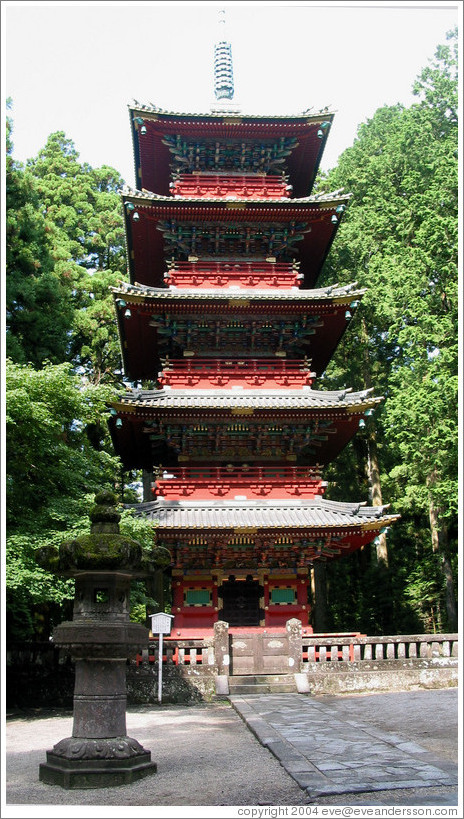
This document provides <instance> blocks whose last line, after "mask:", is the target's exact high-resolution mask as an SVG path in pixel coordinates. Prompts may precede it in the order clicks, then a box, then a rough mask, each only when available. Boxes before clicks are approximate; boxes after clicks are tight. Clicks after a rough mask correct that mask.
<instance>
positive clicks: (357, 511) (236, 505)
mask: <svg viewBox="0 0 464 819" xmlns="http://www.w3.org/2000/svg"><path fill="white" fill-rule="evenodd" d="M389 506H390V504H385V505H381V506H367V505H365V501H361V502H348V501H334V500H328V499H327V498H323V497H320V496H318V497H317V498H310V499H304V498H303V499H298V500H277V499H269V500H262V499H250V500H248V499H247V500H224V499H220V500H214V501H213V500H205V499H201V500H170V499H167V498H157V499H156V500H153V501H145V502H141V503H131V504H124V508H125V509H134V510H136V511H138V512H140V513H143V512H156V511H158V510H162V509H165V510H171V509H172V510H176V509H178V510H182V509H183V510H186V511H187V510H189V509H197V510H206V509H211V510H221V509H223V510H227V509H244V510H245V509H267V510H272V509H295V510H298V509H302V510H304V509H323V510H326V511H328V512H338V513H341V514H343V513H344V514H348V515H353V516H354V515H357V516H359V517H366V518H381V517H382V516H383V515H384V513H385V511H386V510H387V509H388V507H389ZM388 517H389V518H395V519H396V518H400V517H401V516H400V515H399V514H391V515H389V516H388Z"/></svg>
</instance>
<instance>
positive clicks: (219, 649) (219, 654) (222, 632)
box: [214, 620, 230, 696]
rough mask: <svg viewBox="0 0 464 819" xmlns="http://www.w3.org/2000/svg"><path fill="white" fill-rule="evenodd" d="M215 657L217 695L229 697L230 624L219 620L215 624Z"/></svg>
mask: <svg viewBox="0 0 464 819" xmlns="http://www.w3.org/2000/svg"><path fill="white" fill-rule="evenodd" d="M214 657H215V665H216V669H217V674H216V694H220V695H224V696H227V694H228V693H229V673H230V654H229V624H228V623H225V622H224V621H223V620H218V622H217V623H215V624H214Z"/></svg>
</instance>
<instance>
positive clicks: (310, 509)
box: [128, 497, 399, 535]
mask: <svg viewBox="0 0 464 819" xmlns="http://www.w3.org/2000/svg"><path fill="white" fill-rule="evenodd" d="M128 508H133V509H135V510H136V511H137V513H139V514H144V515H146V516H147V517H149V518H150V519H151V520H153V522H156V524H157V527H158V528H159V529H161V530H167V529H173V530H179V529H185V530H191V529H201V530H207V529H216V530H217V529H222V530H224V529H226V530H231V531H232V532H234V531H236V530H241V529H243V530H246V529H247V528H250V529H260V530H266V529H272V530H276V529H280V530H283V531H285V532H292V531H295V530H311V534H313V535H323V534H324V533H327V532H328V531H333V530H342V532H343V530H346V531H345V532H343V533H344V534H349V531H350V530H352V529H353V527H355V528H357V529H364V530H365V529H367V530H369V529H375V530H379V529H380V528H383V527H384V526H388V525H390V524H391V523H392V522H393V521H394V520H396V519H397V518H399V515H387V514H385V513H386V510H387V509H388V505H384V506H366V505H364V504H363V503H342V502H339V501H331V500H326V499H325V498H322V497H317V498H314V499H311V500H248V501H237V500H234V501H232V500H230V501H228V500H215V501H201V500H198V501H193V500H192V501H168V500H165V499H163V498H159V499H157V500H155V501H151V502H148V503H140V504H134V505H130V506H129V507H128Z"/></svg>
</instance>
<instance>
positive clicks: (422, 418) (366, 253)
mask: <svg viewBox="0 0 464 819" xmlns="http://www.w3.org/2000/svg"><path fill="white" fill-rule="evenodd" d="M449 39H450V41H451V46H440V47H439V48H438V49H437V52H436V59H435V62H434V63H433V64H432V65H431V66H429V67H428V68H426V69H424V71H423V72H422V73H421V75H420V77H419V78H418V80H417V82H416V84H415V86H414V90H415V93H416V94H417V96H418V97H419V101H418V102H417V103H415V104H414V105H412V106H411V107H410V108H408V109H405V108H403V107H402V106H400V105H396V106H392V107H385V108H381V109H379V110H378V111H377V112H376V113H375V115H374V117H373V118H372V119H371V120H369V121H368V122H366V123H363V124H362V125H361V126H360V128H359V130H358V135H357V139H356V140H355V143H354V145H353V146H352V148H349V149H348V150H347V151H345V152H344V154H343V155H342V156H341V158H340V161H339V164H338V166H337V168H335V169H334V170H333V171H332V172H330V174H329V176H328V179H327V180H324V186H326V185H327V183H328V184H329V186H330V187H331V188H339V187H344V188H346V189H348V190H350V191H351V192H352V193H353V199H352V202H351V203H350V206H349V208H348V210H347V213H346V217H345V220H344V223H343V225H342V228H341V230H340V234H339V236H338V238H337V242H336V243H335V244H334V246H333V248H332V251H331V254H330V258H329V261H328V264H327V266H326V269H325V274H324V275H325V282H326V283H327V282H331V281H335V280H339V281H344V282H345V281H350V280H351V281H352V280H356V281H357V282H358V284H359V285H360V286H363V287H366V288H367V293H366V295H365V296H364V298H363V301H362V305H361V306H360V307H359V309H358V311H357V315H356V317H355V318H354V319H353V321H352V322H351V325H350V328H349V331H348V333H347V334H346V336H345V337H344V340H343V344H342V345H341V347H340V349H339V350H338V351H337V354H336V356H335V358H334V360H333V362H332V363H331V365H330V367H329V368H328V370H327V373H326V374H325V377H324V382H325V385H326V386H328V387H334V386H337V387H338V386H341V385H343V384H346V385H350V386H353V387H354V388H362V387H364V386H373V387H374V389H375V393H376V394H377V395H379V394H380V395H383V396H385V404H384V406H383V408H382V409H381V410H380V411H377V413H376V419H375V432H374V429H373V427H372V424H371V422H369V423H368V424H367V425H366V432H365V433H364V434H361V435H359V439H360V442H359V443H358V444H355V445H352V448H351V458H352V460H351V464H352V465H351V469H348V470H346V464H345V467H344V468H345V470H346V474H347V475H348V476H349V479H350V481H352V478H353V475H356V474H358V475H360V467H359V461H360V455H362V454H363V453H362V451H363V441H364V442H365V449H364V454H366V453H367V439H368V435H376V442H377V448H378V453H379V458H380V466H381V472H382V476H383V478H382V488H383V495H384V501H385V500H387V501H390V502H391V503H392V505H393V511H395V512H401V514H402V516H403V523H402V526H401V527H400V528H401V529H402V532H403V534H404V532H405V531H406V532H407V537H406V538H404V537H403V539H402V540H401V542H399V541H398V540H397V534H396V533H397V531H398V524H397V525H396V526H394V527H393V529H392V531H391V533H390V535H389V542H390V554H391V558H392V559H391V561H390V562H391V573H390V579H391V582H392V588H393V589H394V594H395V622H396V623H398V622H399V620H401V621H402V622H406V621H407V620H408V618H409V622H411V617H409V615H408V614H407V613H406V610H407V609H408V607H409V610H410V612H411V613H412V615H413V618H412V619H414V617H415V618H416V620H419V621H420V622H422V623H423V624H427V627H432V625H433V627H438V628H440V627H443V626H446V625H447V617H448V623H450V622H451V620H452V614H451V609H452V605H451V603H452V601H450V599H448V604H447V606H444V605H443V594H444V587H445V576H444V575H442V577H441V581H439V579H438V576H437V574H436V571H437V566H438V565H439V561H438V559H437V558H436V557H433V556H432V555H431V543H432V542H434V543H435V544H436V543H440V544H442V545H441V546H440V547H437V546H436V545H435V546H434V548H442V549H443V555H442V560H443V561H444V564H445V563H448V564H449V563H450V561H451V563H454V559H453V554H454V553H455V549H456V541H455V540H454V539H453V538H451V541H450V540H449V539H448V533H449V532H450V531H451V532H452V531H454V527H455V521H456V515H457V464H458V456H457V439H458V435H457V423H458V422H457V395H458V378H457V372H458V357H457V356H458V299H457V295H458V284H457V282H458V277H457V260H458V236H457V225H458V222H457V214H458V166H457V117H456V110H457V37H456V32H451V33H450V35H449ZM344 457H345V458H346V453H345V456H344ZM340 463H341V462H340V461H339V462H338V463H337V464H335V465H332V476H333V473H334V472H335V474H336V469H337V466H339V465H340ZM340 471H341V470H340ZM337 480H338V487H337V490H338V491H342V490H343V489H344V488H346V487H345V485H344V482H343V477H341V479H338V476H337ZM358 484H359V486H362V483H361V482H359V481H358ZM331 496H332V497H334V495H333V494H332V495H331ZM365 497H366V496H365ZM353 499H354V498H353ZM366 499H367V498H366ZM432 513H433V515H432V517H433V523H431V520H432V517H431V514H432ZM410 522H414V525H413V526H410V525H409V524H410ZM417 533H419V537H420V544H419V545H418V544H417V542H416V537H417ZM397 548H398V549H401V553H400V555H399V557H398V559H397V558H396V549H397ZM444 564H443V565H444ZM404 566H408V570H407V573H406V574H405V573H404V571H403V568H402V567H404ZM333 571H334V572H335V570H333ZM331 572H332V569H329V575H330V573H331ZM362 581H363V584H364V582H366V583H367V582H368V574H367V573H366V572H365V573H364V574H363V575H362ZM448 591H449V589H448ZM422 594H423V598H421V595H422ZM430 595H432V596H434V597H433V599H434V603H433V605H432V603H431V602H430V600H429V596H430ZM402 596H403V599H404V600H405V601H407V602H406V603H405V605H400V604H399V603H398V601H399V600H400V599H401V597H402ZM425 600H427V601H428V602H427V603H425ZM440 601H441V602H440ZM450 605H451V608H450ZM358 608H359V606H358ZM445 608H446V609H447V610H448V614H447V615H446V614H445ZM440 612H441V614H440ZM367 622H369V620H368V621H367ZM452 625H453V624H452ZM397 627H398V626H397ZM454 627H456V626H455V625H454Z"/></svg>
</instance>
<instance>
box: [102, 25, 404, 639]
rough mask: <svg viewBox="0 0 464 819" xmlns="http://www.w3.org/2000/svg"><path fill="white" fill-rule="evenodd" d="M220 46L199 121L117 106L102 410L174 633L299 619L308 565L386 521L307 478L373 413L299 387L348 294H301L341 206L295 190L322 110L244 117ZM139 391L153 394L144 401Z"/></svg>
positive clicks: (312, 372)
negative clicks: (143, 489) (165, 559)
mask: <svg viewBox="0 0 464 819" xmlns="http://www.w3.org/2000/svg"><path fill="white" fill-rule="evenodd" d="M233 93H234V89H233V76H232V60H231V49H230V44H229V43H228V42H227V40H226V39H225V38H223V39H221V41H220V42H219V43H218V45H217V46H216V49H215V95H216V104H215V106H214V107H213V108H212V110H211V112H210V113H208V114H188V113H173V112H169V111H165V110H161V109H159V108H156V107H154V106H152V105H139V104H134V105H133V106H130V107H129V113H130V122H131V128H132V138H133V146H134V157H135V170H136V179H137V183H136V189H135V190H130V189H125V191H124V192H123V204H124V214H125V226H126V238H127V256H128V267H129V274H130V283H121V284H120V286H119V287H117V288H115V289H114V301H115V309H116V314H117V320H118V327H119V334H120V341H121V349H122V356H123V364H124V371H125V375H126V377H127V379H128V381H130V382H132V383H133V384H135V385H137V386H135V387H133V388H132V389H131V390H128V391H127V392H126V393H125V394H123V395H122V396H121V398H120V400H119V401H118V402H116V403H115V404H114V405H113V408H112V415H111V418H110V429H111V435H112V439H113V442H114V446H115V450H116V453H117V454H118V455H119V456H120V458H121V461H122V463H123V466H124V468H125V469H127V470H132V469H143V470H145V472H146V473H148V474H149V475H150V479H151V483H152V493H153V496H152V498H148V499H147V498H145V502H143V503H141V504H138V505H137V510H138V511H139V512H140V513H145V514H146V515H148V516H149V517H150V518H151V519H152V520H153V524H154V534H155V539H156V541H157V543H158V544H159V545H160V546H162V547H164V548H165V549H167V550H168V551H169V553H170V556H171V571H172V614H173V615H174V616H175V620H174V631H175V632H176V633H177V634H185V635H189V634H190V635H192V634H196V635H197V634H198V635H202V634H205V633H208V632H209V631H210V630H211V629H212V628H213V625H214V623H215V622H216V621H218V620H223V621H225V622H227V623H228V624H229V626H231V627H240V628H242V629H243V627H247V628H252V629H257V628H261V629H266V630H267V631H269V630H270V629H273V628H276V629H279V628H282V627H284V626H285V623H286V621H287V620H288V619H290V618H298V619H299V620H300V621H301V622H302V624H303V626H305V627H306V629H307V631H310V630H311V620H310V614H311V611H310V599H311V595H310V580H311V578H310V573H311V568H312V567H313V565H314V563H315V561H325V560H331V559H334V558H338V557H342V556H343V555H348V554H350V553H351V552H353V551H354V550H356V549H359V548H360V547H362V546H363V545H365V544H368V543H370V542H371V541H373V540H374V539H375V538H376V537H377V536H378V534H379V533H380V532H381V531H382V530H384V529H385V527H387V526H388V525H389V524H391V523H392V522H393V520H395V519H396V518H397V517H398V516H397V515H389V514H386V511H385V510H386V507H384V506H383V507H382V506H376V507H369V506H366V505H364V504H363V503H340V502H335V501H330V500H327V499H326V498H325V497H324V492H325V488H326V485H327V484H326V483H325V482H324V480H323V478H322V474H323V468H324V466H325V465H326V464H328V463H330V462H331V461H333V459H334V458H336V457H337V455H338V454H339V453H340V451H341V450H342V449H343V447H344V446H345V445H346V444H347V443H348V442H349V441H350V440H351V438H352V437H353V436H354V435H355V433H356V432H357V429H358V427H359V425H363V424H364V421H363V417H364V416H365V415H370V414H372V412H373V410H374V408H375V406H376V405H377V404H378V403H379V402H380V401H381V400H382V399H381V398H378V397H374V396H373V395H372V393H371V391H370V390H364V391H361V392H351V391H350V390H336V391H322V390H318V389H314V388H313V384H314V380H315V379H316V378H317V377H318V376H321V374H322V373H323V371H324V369H325V368H326V366H327V364H328V363H329V361H330V359H331V356H332V355H333V352H334V350H335V349H336V347H337V345H338V343H339V342H340V339H341V338H342V336H343V333H344V332H345V329H346V328H347V326H348V325H349V322H350V319H351V318H352V316H353V313H354V311H355V310H356V307H357V305H358V303H359V301H360V299H361V298H362V295H363V290H361V289H359V288H358V287H357V286H356V284H350V285H343V286H331V287H324V288H317V287H316V286H315V285H316V283H317V279H318V276H319V274H320V272H321V268H322V266H323V264H324V260H325V259H326V257H327V254H328V252H329V249H330V246H331V244H332V241H333V240H334V237H335V235H336V232H337V230H338V228H339V225H340V222H341V220H342V218H343V213H344V211H345V208H346V206H347V204H348V201H349V196H347V195H342V193H341V192H340V191H338V192H335V193H332V194H330V195H327V194H325V193H324V194H316V195H312V194H311V190H312V187H313V184H314V180H315V177H316V173H317V170H318V167H319V163H320V160H321V156H322V153H323V150H324V146H325V143H326V140H327V137H328V135H329V132H330V128H331V124H332V121H333V116H334V115H333V114H332V113H330V112H329V111H328V110H324V111H320V112H317V113H311V114H309V113H303V114H301V115H297V116H260V115H248V114H247V115H244V114H242V113H241V112H240V111H239V110H238V109H237V108H236V107H234V104H233V102H232V100H233ZM147 382H148V384H149V386H150V388H145V386H144V385H146V384H147Z"/></svg>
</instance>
